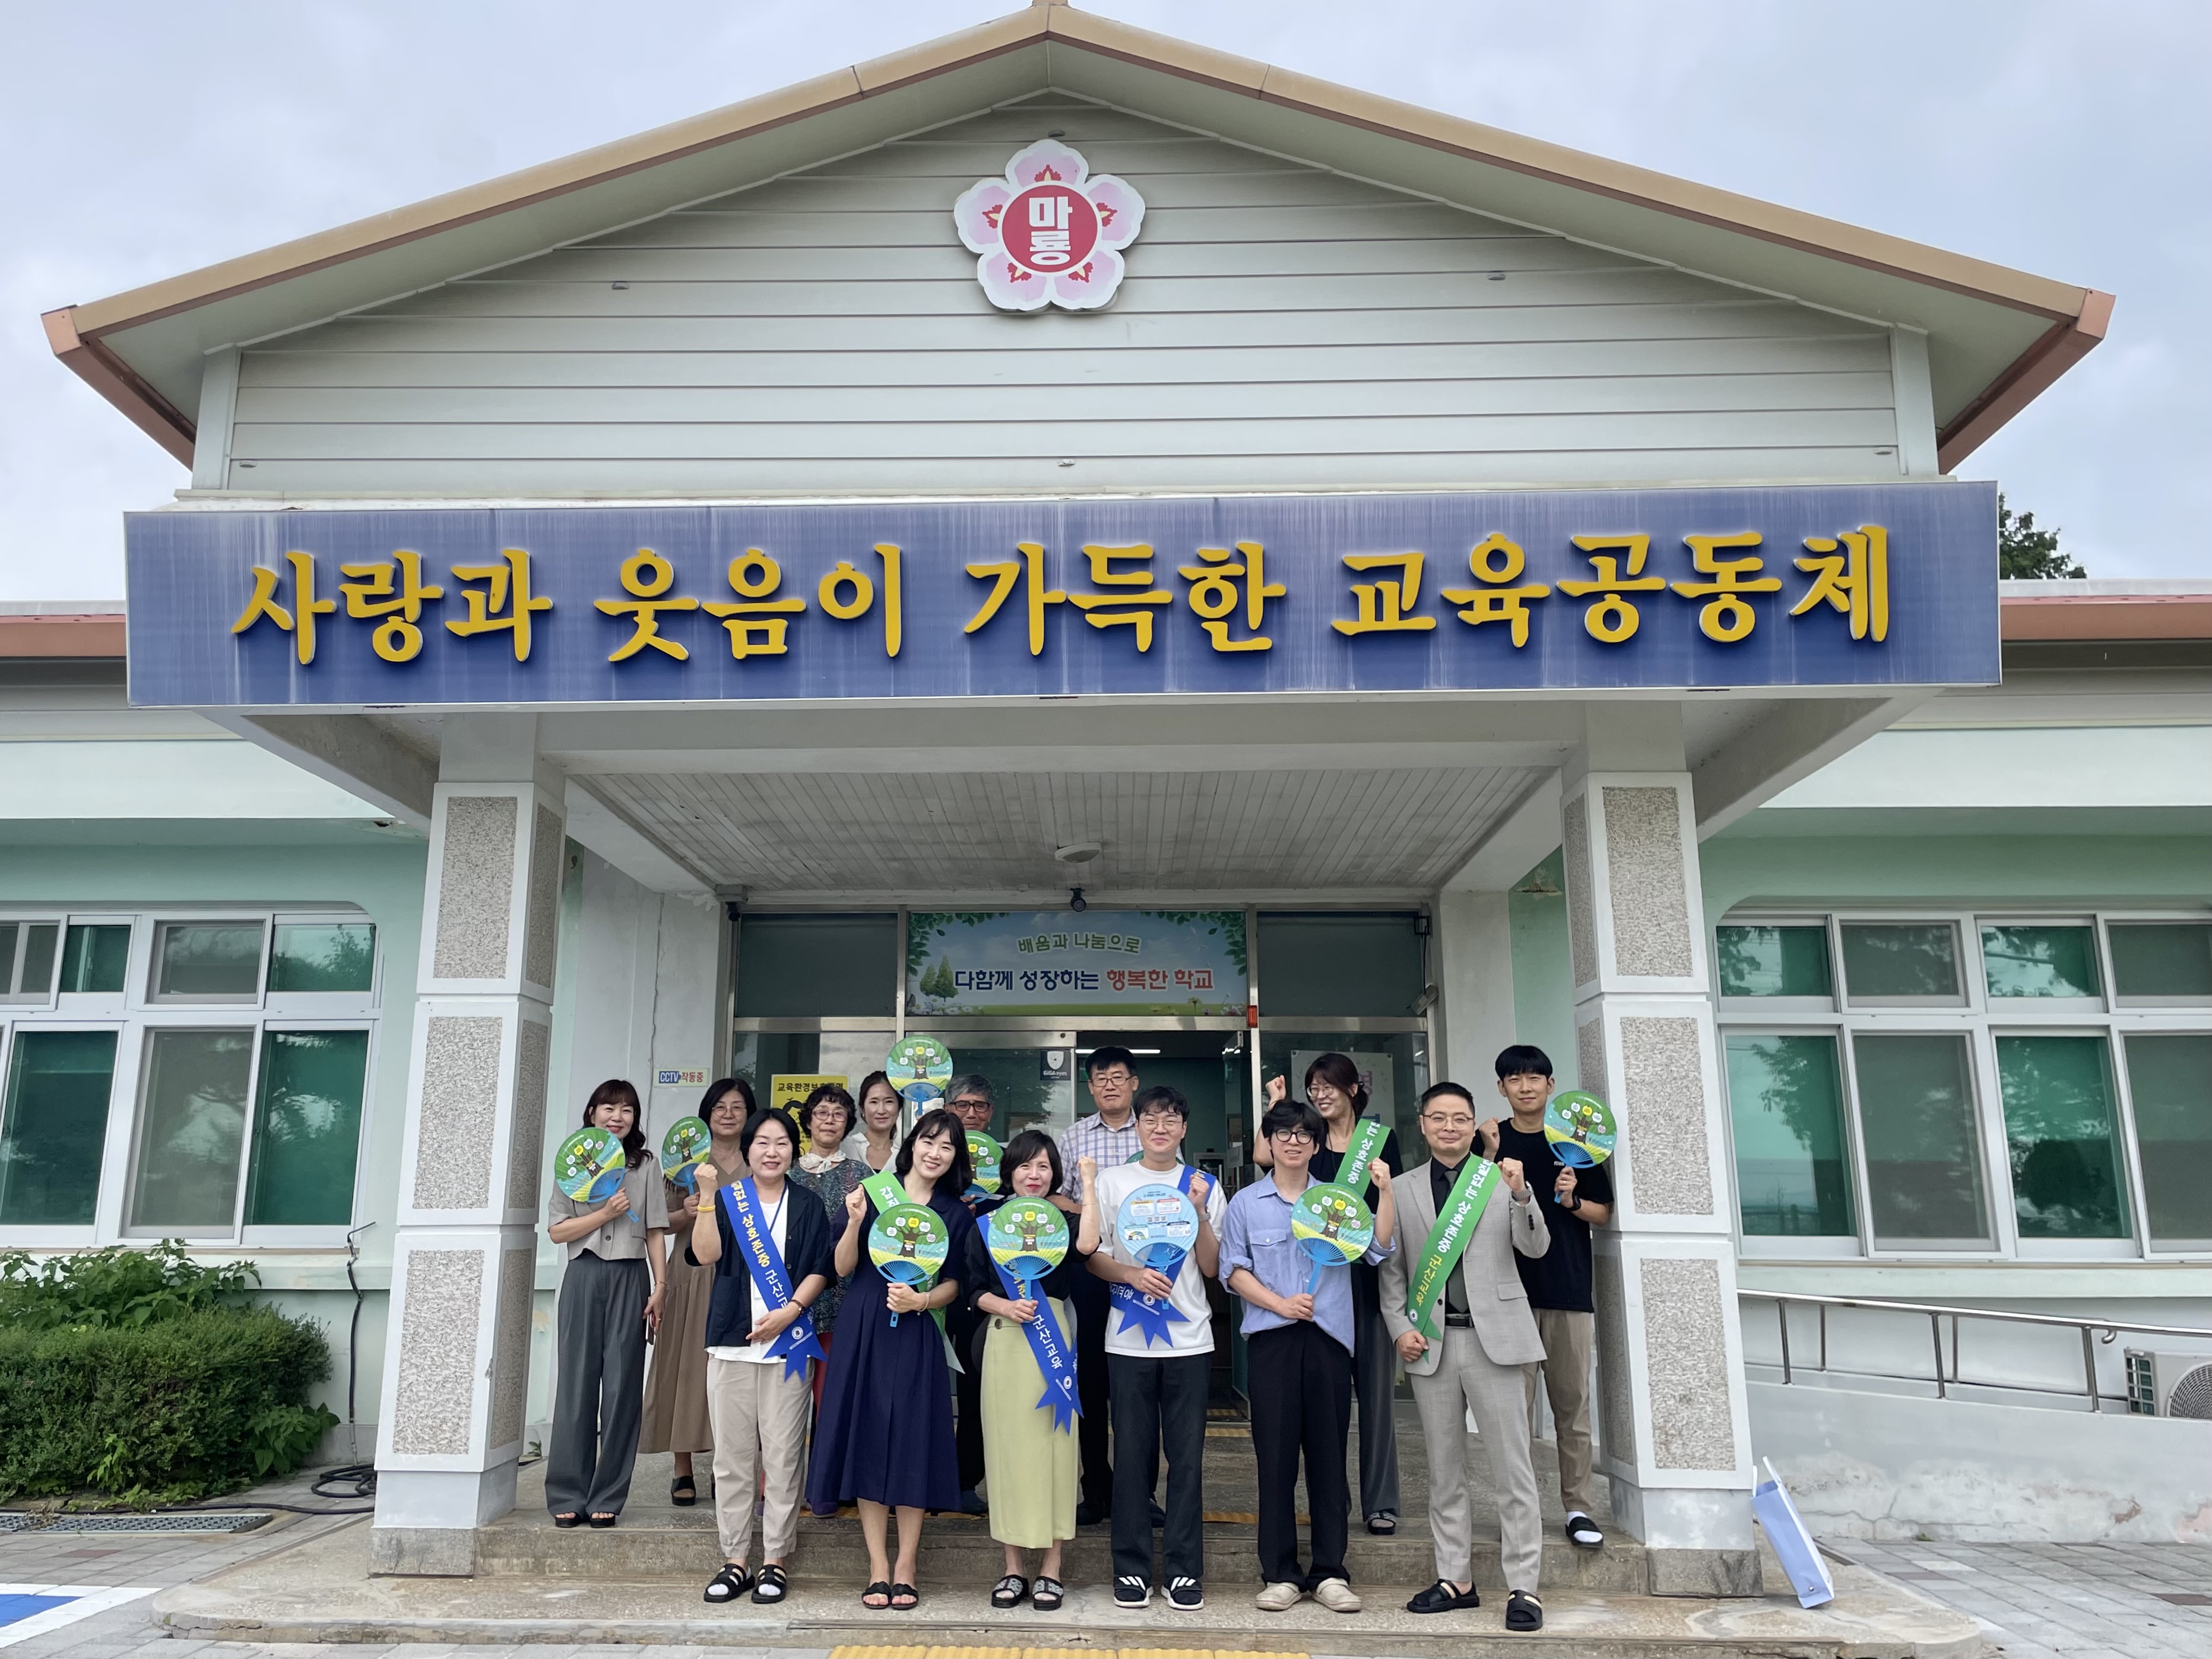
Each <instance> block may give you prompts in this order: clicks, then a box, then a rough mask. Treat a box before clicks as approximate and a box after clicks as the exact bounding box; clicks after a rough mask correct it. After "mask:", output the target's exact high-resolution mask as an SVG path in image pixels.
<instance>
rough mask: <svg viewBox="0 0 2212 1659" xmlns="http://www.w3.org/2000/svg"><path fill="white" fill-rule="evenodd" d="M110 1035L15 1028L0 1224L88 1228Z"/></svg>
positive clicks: (110, 1066)
mask: <svg viewBox="0 0 2212 1659" xmlns="http://www.w3.org/2000/svg"><path fill="white" fill-rule="evenodd" d="M114 1081H115V1033H114V1032H112V1031H54V1030H44V1031H42V1030H38V1029H37V1028H36V1027H30V1028H26V1027H24V1026H21V1025H18V1026H17V1027H16V1028H15V1047H14V1050H13V1052H12V1053H11V1054H9V1060H8V1093H7V1097H6V1099H5V1101H4V1102H0V1226H4V1225H13V1226H38V1225H50V1226H64V1227H67V1226H77V1227H88V1226H90V1225H92V1218H93V1207H94V1203H95V1202H96V1201H97V1200H98V1198H99V1194H100V1147H101V1145H102V1143H103V1142H104V1141H105V1139H106V1132H107V1103H108V1097H109V1096H110V1095H111V1094H112V1093H113V1092H114Z"/></svg>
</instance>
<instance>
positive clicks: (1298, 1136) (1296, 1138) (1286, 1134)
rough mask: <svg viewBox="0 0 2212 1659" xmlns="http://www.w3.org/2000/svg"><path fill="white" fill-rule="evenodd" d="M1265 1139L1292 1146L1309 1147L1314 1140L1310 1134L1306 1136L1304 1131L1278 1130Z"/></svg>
mask: <svg viewBox="0 0 2212 1659" xmlns="http://www.w3.org/2000/svg"><path fill="white" fill-rule="evenodd" d="M1267 1139H1270V1140H1283V1141H1288V1142H1289V1143H1290V1144H1291V1146H1301V1145H1303V1146H1312V1145H1313V1144H1314V1138H1313V1137H1312V1136H1311V1135H1310V1134H1308V1133H1306V1132H1305V1131H1304V1129H1278V1130H1276V1131H1275V1133H1273V1134H1271V1135H1269V1136H1268V1137H1267Z"/></svg>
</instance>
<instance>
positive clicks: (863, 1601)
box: [860, 1578, 891, 1613]
mask: <svg viewBox="0 0 2212 1659" xmlns="http://www.w3.org/2000/svg"><path fill="white" fill-rule="evenodd" d="M871 1595H880V1596H882V1597H883V1598H884V1601H883V1605H882V1606H881V1607H878V1606H877V1605H876V1604H875V1603H874V1602H872V1601H869V1600H868V1598H869V1597H870V1596H871ZM860 1605H861V1606H862V1607H866V1609H867V1610H868V1611H869V1612H870V1613H889V1612H890V1610H891V1587H890V1585H889V1584H886V1583H884V1581H883V1580H882V1579H880V1578H878V1579H877V1580H876V1582H875V1583H872V1584H871V1585H869V1586H868V1587H867V1589H864V1590H862V1591H861V1592H860Z"/></svg>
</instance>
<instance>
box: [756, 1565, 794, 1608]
mask: <svg viewBox="0 0 2212 1659" xmlns="http://www.w3.org/2000/svg"><path fill="white" fill-rule="evenodd" d="M790 1588H791V1580H790V1579H788V1578H787V1577H784V1573H783V1569H782V1568H781V1566H779V1565H776V1563H775V1562H773V1561H763V1563H761V1570H760V1571H759V1573H758V1574H757V1575H756V1576H755V1577H754V1579H753V1603H754V1605H755V1606H757V1607H768V1606H769V1605H771V1604H773V1603H775V1602H777V1601H782V1600H783V1597H784V1593H785V1592H786V1591H787V1590H788V1589H790Z"/></svg>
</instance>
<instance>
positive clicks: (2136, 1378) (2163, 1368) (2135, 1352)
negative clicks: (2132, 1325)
mask: <svg viewBox="0 0 2212 1659" xmlns="http://www.w3.org/2000/svg"><path fill="white" fill-rule="evenodd" d="M2128 1409H2129V1410H2130V1412H2136V1413H2141V1414H2142V1415H2143V1416H2145V1417H2195V1418H2202V1419H2206V1420H2208V1421H2212V1354H2207V1353H2156V1352H2152V1351H2151V1350H2150V1349H2148V1348H2130V1349H2129V1350H2128Z"/></svg>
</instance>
